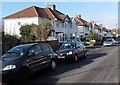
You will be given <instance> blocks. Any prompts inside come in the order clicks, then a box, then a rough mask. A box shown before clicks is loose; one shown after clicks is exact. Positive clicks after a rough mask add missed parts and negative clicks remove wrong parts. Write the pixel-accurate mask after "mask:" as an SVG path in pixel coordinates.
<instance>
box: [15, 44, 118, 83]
mask: <svg viewBox="0 0 120 85" xmlns="http://www.w3.org/2000/svg"><path fill="white" fill-rule="evenodd" d="M118 47H120V46H110V47H101V46H100V47H97V48H94V49H93V48H91V49H90V48H89V51H88V52H87V57H86V59H81V60H79V61H77V62H60V63H58V64H57V68H56V70H55V71H48V70H44V71H39V72H37V73H35V74H34V75H31V76H30V79H29V81H28V82H27V83H26V85H40V84H44V85H46V84H49V85H50V84H52V85H57V84H75V83H76V84H80V85H81V84H84V83H86V84H87V85H89V84H91V85H94V84H95V83H96V84H100V83H101V84H100V85H102V84H107V85H111V84H114V85H118V83H119V78H118V77H119V76H118V53H119V50H118ZM16 85H18V84H16Z"/></svg>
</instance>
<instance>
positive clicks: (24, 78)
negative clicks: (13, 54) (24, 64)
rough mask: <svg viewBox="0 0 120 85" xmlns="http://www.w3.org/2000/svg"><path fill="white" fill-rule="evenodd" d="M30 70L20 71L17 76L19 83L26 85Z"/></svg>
mask: <svg viewBox="0 0 120 85" xmlns="http://www.w3.org/2000/svg"><path fill="white" fill-rule="evenodd" d="M28 75H29V73H28V70H27V69H20V71H19V72H18V75H17V81H18V82H19V83H25V82H27V80H28Z"/></svg>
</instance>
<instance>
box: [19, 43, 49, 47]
mask: <svg viewBox="0 0 120 85" xmlns="http://www.w3.org/2000/svg"><path fill="white" fill-rule="evenodd" d="M39 44H47V43H29V44H21V45H17V46H28V47H31V46H33V45H39Z"/></svg>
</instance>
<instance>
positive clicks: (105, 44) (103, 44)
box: [103, 44, 113, 46]
mask: <svg viewBox="0 0 120 85" xmlns="http://www.w3.org/2000/svg"><path fill="white" fill-rule="evenodd" d="M103 45H104V46H111V45H113V44H103Z"/></svg>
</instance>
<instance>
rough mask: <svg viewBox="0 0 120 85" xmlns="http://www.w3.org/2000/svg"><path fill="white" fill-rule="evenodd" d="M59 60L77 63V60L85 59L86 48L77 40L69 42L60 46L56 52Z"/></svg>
mask: <svg viewBox="0 0 120 85" xmlns="http://www.w3.org/2000/svg"><path fill="white" fill-rule="evenodd" d="M56 53H57V55H58V60H59V59H64V60H72V61H78V59H79V58H85V57H86V47H85V46H84V44H83V43H82V42H81V41H80V40H79V41H78V40H70V41H67V42H65V43H63V44H62V45H61V47H60V48H59V50H57V51H56Z"/></svg>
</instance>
